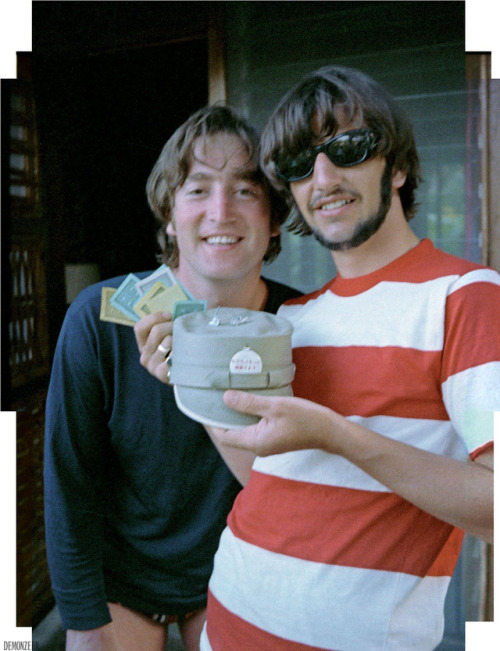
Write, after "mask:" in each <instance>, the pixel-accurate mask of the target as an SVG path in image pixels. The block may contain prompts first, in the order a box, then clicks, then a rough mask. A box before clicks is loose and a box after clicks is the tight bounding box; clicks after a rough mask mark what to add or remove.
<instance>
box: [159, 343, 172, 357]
mask: <svg viewBox="0 0 500 651" xmlns="http://www.w3.org/2000/svg"><path fill="white" fill-rule="evenodd" d="M156 350H159V351H160V353H161V354H162V355H163V357H165V358H166V357H167V356H168V354H169V353H170V348H165V346H164V345H163V344H160V345H159V346H158V348H157V349H156Z"/></svg>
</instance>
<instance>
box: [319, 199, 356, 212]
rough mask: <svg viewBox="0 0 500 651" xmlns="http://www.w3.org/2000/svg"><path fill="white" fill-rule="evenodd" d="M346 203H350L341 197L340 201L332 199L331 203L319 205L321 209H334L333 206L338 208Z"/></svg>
mask: <svg viewBox="0 0 500 651" xmlns="http://www.w3.org/2000/svg"><path fill="white" fill-rule="evenodd" d="M346 203H350V201H348V200H347V199H342V201H333V202H332V203H325V204H324V205H323V206H321V210H334V209H335V208H340V207H341V206H345V205H346Z"/></svg>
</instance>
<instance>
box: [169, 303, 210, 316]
mask: <svg viewBox="0 0 500 651" xmlns="http://www.w3.org/2000/svg"><path fill="white" fill-rule="evenodd" d="M206 309H207V302H206V301H197V300H196V299H194V298H192V299H188V300H187V301H176V303H175V305H174V311H173V312H172V321H175V319H176V318H177V317H178V316H182V315H183V314H189V313H190V312H203V310H206Z"/></svg>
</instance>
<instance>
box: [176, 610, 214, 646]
mask: <svg viewBox="0 0 500 651" xmlns="http://www.w3.org/2000/svg"><path fill="white" fill-rule="evenodd" d="M206 618H207V609H206V608H204V609H203V610H200V612H199V613H196V615H193V616H192V617H190V618H189V619H188V620H187V622H181V623H180V624H179V629H180V631H181V636H182V641H183V642H184V646H185V647H186V651H200V636H201V631H202V629H203V625H204V624H205V620H206Z"/></svg>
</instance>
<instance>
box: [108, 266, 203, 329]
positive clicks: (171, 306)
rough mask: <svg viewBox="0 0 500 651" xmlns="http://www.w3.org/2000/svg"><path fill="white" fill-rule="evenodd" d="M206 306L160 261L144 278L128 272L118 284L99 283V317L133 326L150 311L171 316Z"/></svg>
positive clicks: (198, 309) (174, 316) (173, 317)
mask: <svg viewBox="0 0 500 651" xmlns="http://www.w3.org/2000/svg"><path fill="white" fill-rule="evenodd" d="M206 307H207V302H206V301H199V300H197V299H195V298H194V297H193V296H192V295H191V294H190V293H189V292H188V291H187V290H186V289H185V288H184V287H183V286H182V285H181V283H180V282H179V281H178V280H177V279H176V277H175V276H174V274H173V273H172V271H171V269H170V268H169V267H167V266H166V265H164V264H163V265H161V267H159V268H158V269H157V270H156V271H154V272H153V273H152V274H150V275H149V276H147V277H146V278H143V279H139V278H138V277H137V276H135V275H134V274H129V275H128V276H127V277H126V278H125V280H124V281H123V282H122V284H121V285H120V286H119V287H118V288H114V287H103V289H102V292H101V312H100V318H101V320H102V321H110V322H112V323H119V324H121V325H128V326H133V325H134V323H136V322H137V321H139V319H141V318H142V317H143V316H146V315H148V314H153V313H154V312H170V313H171V314H172V319H175V318H177V317H178V316H181V315H182V314H187V313H188V312H195V311H200V310H205V309H206Z"/></svg>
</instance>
